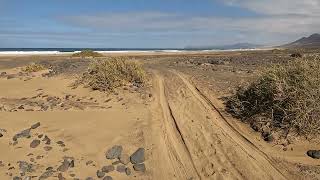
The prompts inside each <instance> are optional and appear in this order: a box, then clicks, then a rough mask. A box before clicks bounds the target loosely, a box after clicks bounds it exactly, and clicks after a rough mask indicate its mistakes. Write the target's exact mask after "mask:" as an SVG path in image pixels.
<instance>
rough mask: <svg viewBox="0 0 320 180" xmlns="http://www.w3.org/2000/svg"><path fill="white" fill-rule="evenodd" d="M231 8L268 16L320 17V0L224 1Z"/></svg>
mask: <svg viewBox="0 0 320 180" xmlns="http://www.w3.org/2000/svg"><path fill="white" fill-rule="evenodd" d="M222 1H223V2H224V3H226V4H228V5H231V6H240V7H244V8H247V9H249V10H252V11H254V12H257V13H261V14H267V15H283V14H299V15H308V16H319V15H320V1H319V0H222Z"/></svg>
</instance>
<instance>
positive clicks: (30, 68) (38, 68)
mask: <svg viewBox="0 0 320 180" xmlns="http://www.w3.org/2000/svg"><path fill="white" fill-rule="evenodd" d="M45 69H46V67H44V66H43V65H41V64H36V63H31V64H29V65H27V66H26V67H24V68H23V69H22V70H23V71H24V72H28V73H31V72H39V71H42V70H45Z"/></svg>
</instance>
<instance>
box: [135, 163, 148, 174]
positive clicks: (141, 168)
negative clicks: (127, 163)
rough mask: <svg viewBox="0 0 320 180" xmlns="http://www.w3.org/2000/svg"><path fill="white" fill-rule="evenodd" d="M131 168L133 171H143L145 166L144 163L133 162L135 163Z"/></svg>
mask: <svg viewBox="0 0 320 180" xmlns="http://www.w3.org/2000/svg"><path fill="white" fill-rule="evenodd" d="M133 169H134V170H135V171H140V172H145V171H146V166H145V165H144V164H135V165H133Z"/></svg>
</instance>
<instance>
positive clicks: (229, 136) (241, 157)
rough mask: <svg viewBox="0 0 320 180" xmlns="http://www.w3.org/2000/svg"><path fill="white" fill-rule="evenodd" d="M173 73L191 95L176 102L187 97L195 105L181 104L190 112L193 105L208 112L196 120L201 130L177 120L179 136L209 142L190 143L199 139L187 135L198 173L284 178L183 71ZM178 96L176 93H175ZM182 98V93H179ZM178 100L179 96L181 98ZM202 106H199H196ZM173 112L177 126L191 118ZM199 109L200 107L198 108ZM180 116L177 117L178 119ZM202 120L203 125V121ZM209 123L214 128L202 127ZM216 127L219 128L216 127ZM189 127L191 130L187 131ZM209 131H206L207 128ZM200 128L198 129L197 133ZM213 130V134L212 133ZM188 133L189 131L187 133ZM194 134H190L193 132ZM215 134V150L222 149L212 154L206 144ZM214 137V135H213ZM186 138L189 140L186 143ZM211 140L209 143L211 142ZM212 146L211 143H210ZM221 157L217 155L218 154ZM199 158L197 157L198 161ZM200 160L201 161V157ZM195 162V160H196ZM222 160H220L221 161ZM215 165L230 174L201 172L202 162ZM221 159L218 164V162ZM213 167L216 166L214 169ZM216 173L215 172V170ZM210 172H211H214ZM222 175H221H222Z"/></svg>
mask: <svg viewBox="0 0 320 180" xmlns="http://www.w3.org/2000/svg"><path fill="white" fill-rule="evenodd" d="M172 74H174V75H176V76H177V77H179V78H180V80H181V81H182V83H183V86H185V87H187V88H186V90H185V89H184V90H185V91H188V92H185V93H189V95H191V98H190V97H189V98H186V99H184V100H182V101H179V100H178V102H179V104H181V105H182V104H186V105H188V102H187V101H190V100H187V99H192V103H189V104H190V105H191V104H193V105H194V104H196V105H195V107H191V108H190V107H184V108H186V109H187V110H189V111H192V108H193V109H194V110H196V108H199V109H201V108H202V112H201V113H206V112H209V114H210V117H211V118H210V119H213V120H210V121H206V120H203V119H202V120H198V123H199V125H200V127H201V128H200V129H197V128H194V127H191V128H190V127H189V129H188V126H187V125H186V124H187V123H180V124H181V126H185V127H181V128H180V129H181V136H188V137H192V136H193V135H197V136H199V134H200V135H201V134H202V135H203V138H202V139H201V138H200V140H201V141H208V142H207V143H205V142H201V143H199V142H198V143H197V142H192V141H195V140H198V139H192V138H186V144H187V145H188V144H189V145H190V146H191V147H189V149H191V157H192V158H193V159H194V160H195V164H196V168H197V169H198V171H201V172H200V176H201V177H204V178H219V177H222V178H232V179H248V178H249V174H250V177H251V178H252V179H286V178H285V177H284V175H283V174H282V173H281V172H280V171H279V170H278V169H277V168H275V167H274V166H273V165H272V162H271V160H270V159H269V158H268V156H267V155H266V154H265V153H263V152H262V151H260V150H259V149H258V148H257V147H256V146H255V145H254V144H252V143H251V142H250V141H249V140H248V139H247V138H245V137H244V136H242V135H241V134H240V133H239V132H238V131H236V129H234V128H233V127H232V126H231V125H230V124H229V123H228V122H227V120H226V119H225V118H224V117H223V116H222V114H221V113H220V112H219V110H218V109H217V108H216V107H215V106H214V104H213V103H212V102H211V101H210V100H209V99H208V98H207V97H206V96H204V95H203V94H202V93H201V92H200V91H199V90H198V89H197V88H196V87H195V86H193V85H192V84H191V83H190V82H189V81H188V80H187V79H186V78H185V77H184V75H183V74H182V73H180V72H177V71H172ZM176 97H179V96H176ZM181 97H183V96H181ZM180 99H181V98H180ZM199 105H200V106H202V107H201V108H200V107H198V106H199ZM177 109H178V110H177V111H174V112H173V114H174V113H177V114H178V115H176V116H177V117H178V118H177V119H176V121H177V126H179V121H184V119H186V118H188V116H189V118H190V117H192V116H190V115H189V114H187V112H185V111H181V109H180V110H179V108H177ZM198 111H199V110H198ZM179 117H180V118H179ZM203 123H205V124H203ZM210 125H211V126H212V127H214V128H213V129H210V128H206V129H205V128H204V127H205V126H210ZM217 128H219V130H217ZM191 129H192V131H190V130H191ZM208 130H209V131H212V132H206V131H208ZM200 131H201V132H200ZM213 132H215V133H213ZM190 133H191V134H190ZM192 133H193V134H192ZM214 136H216V137H218V139H219V141H221V143H220V145H219V146H220V147H217V148H216V150H217V151H220V152H222V153H221V154H220V155H218V156H217V155H216V154H215V155H212V154H211V153H210V151H208V149H210V148H212V147H210V146H209V144H210V143H212V139H211V138H213V137H214ZM213 139H214V138H213ZM188 141H189V142H188ZM210 141H211V142H210ZM211 145H212V144H211ZM192 146H198V147H197V148H198V149H200V151H202V152H203V153H202V154H201V155H199V153H198V154H197V153H196V152H197V150H194V151H193V153H192V149H195V148H193V147H192ZM219 156H220V157H219ZM205 158H207V161H203V159H205ZM197 159H198V160H197ZM201 159H202V160H201ZM197 161H198V162H197ZM221 161H222V163H221ZM210 162H212V163H213V164H216V165H217V164H218V165H217V166H218V169H219V168H220V169H221V168H222V169H226V170H227V171H228V172H230V174H231V175H227V176H225V175H224V174H223V173H220V175H218V176H208V174H206V172H205V171H203V167H201V166H203V163H210ZM219 162H220V163H219ZM215 169H216V168H215ZM214 174H215V173H214ZM214 174H213V175H214ZM221 174H222V175H221Z"/></svg>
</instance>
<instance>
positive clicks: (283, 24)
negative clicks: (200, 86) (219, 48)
mask: <svg viewBox="0 0 320 180" xmlns="http://www.w3.org/2000/svg"><path fill="white" fill-rule="evenodd" d="M319 16H320V2H319V0H304V1H301V0H259V1H258V0H90V1H89V0H0V47H2V48H4V47H102V48H108V47H115V48H125V47H126V48H166V47H171V48H183V47H185V46H188V45H199V46H201V45H222V44H232V43H239V42H250V43H257V44H267V45H274V44H281V43H285V42H288V41H291V40H295V39H296V38H299V37H300V36H306V35H309V34H312V33H315V32H316V31H317V30H318V29H319V27H320V22H319V20H318V19H319Z"/></svg>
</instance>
